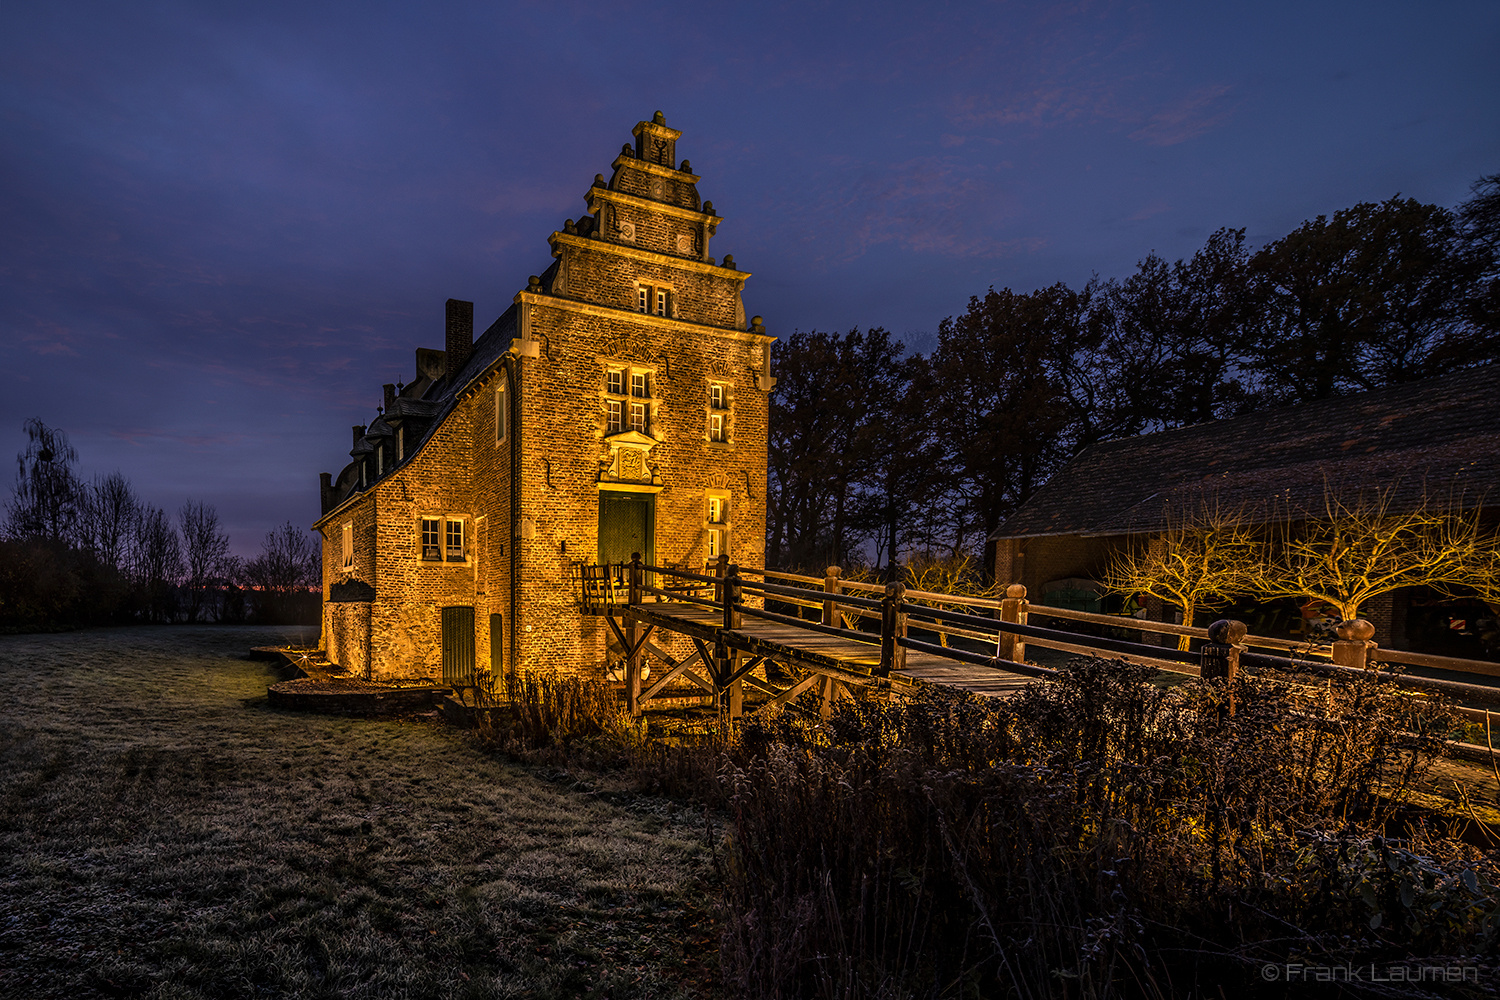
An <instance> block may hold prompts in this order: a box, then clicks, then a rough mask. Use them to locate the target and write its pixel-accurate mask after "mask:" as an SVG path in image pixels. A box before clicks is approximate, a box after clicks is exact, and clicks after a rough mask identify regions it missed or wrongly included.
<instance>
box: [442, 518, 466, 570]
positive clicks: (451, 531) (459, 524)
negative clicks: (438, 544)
mask: <svg viewBox="0 0 1500 1000" xmlns="http://www.w3.org/2000/svg"><path fill="white" fill-rule="evenodd" d="M446 536H447V538H446V541H447V544H446V545H445V546H444V551H445V552H446V553H447V556H448V562H463V561H464V559H465V557H466V553H465V551H464V522H463V520H462V519H460V518H454V517H450V518H448V527H447V532H446Z"/></svg>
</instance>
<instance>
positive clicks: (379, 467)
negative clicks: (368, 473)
mask: <svg viewBox="0 0 1500 1000" xmlns="http://www.w3.org/2000/svg"><path fill="white" fill-rule="evenodd" d="M375 475H377V476H383V475H385V444H384V443H383V442H382V443H381V444H377V445H376V446H375Z"/></svg>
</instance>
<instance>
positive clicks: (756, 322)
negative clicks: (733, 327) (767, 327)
mask: <svg viewBox="0 0 1500 1000" xmlns="http://www.w3.org/2000/svg"><path fill="white" fill-rule="evenodd" d="M763 323H765V319H764V318H763V317H760V316H751V317H750V325H751V326H760V325H762V324H763Z"/></svg>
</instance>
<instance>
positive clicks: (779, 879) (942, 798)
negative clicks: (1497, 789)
mask: <svg viewBox="0 0 1500 1000" xmlns="http://www.w3.org/2000/svg"><path fill="white" fill-rule="evenodd" d="M1152 676H1153V671H1152V670H1151V669H1149V668H1144V667H1139V666H1133V665H1130V664H1126V663H1122V662H1118V661H1113V662H1111V661H1102V660H1089V659H1081V660H1077V661H1074V662H1073V663H1072V664H1071V665H1070V666H1069V667H1068V668H1067V669H1066V670H1065V671H1063V672H1062V674H1061V675H1060V677H1059V678H1058V679H1057V680H1056V681H1053V682H1045V683H1039V684H1035V685H1032V686H1031V687H1029V688H1027V689H1025V690H1024V691H1023V692H1021V693H1020V694H1019V695H1018V696H1016V697H1014V698H1012V699H1009V700H1004V701H1001V700H989V699H982V698H978V697H975V696H972V695H968V694H965V693H963V692H958V691H954V690H951V689H945V688H937V687H924V688H921V689H920V690H918V691H917V692H916V693H915V694H914V695H913V696H911V697H909V698H905V699H897V700H890V701H880V700H875V699H853V700H844V701H841V702H839V703H838V704H837V705H836V707H835V710H834V712H833V714H832V716H831V717H830V718H829V719H828V720H827V721H826V722H820V721H816V720H815V719H812V718H809V716H808V714H807V713H803V712H797V711H786V712H780V713H775V714H771V715H768V716H754V717H751V718H748V719H746V720H745V721H744V722H743V723H741V724H740V725H738V726H733V727H732V726H730V725H728V724H727V723H724V722H722V721H721V722H708V723H705V724H702V725H700V726H698V727H697V728H689V727H685V726H679V727H678V728H676V729H675V730H673V731H672V733H671V735H670V736H669V737H668V738H666V739H654V740H648V739H646V738H645V736H646V730H645V728H644V723H638V722H633V721H632V720H630V719H629V718H628V717H626V716H624V715H622V713H621V711H620V709H621V705H620V702H619V697H618V693H617V692H616V691H615V690H614V689H612V688H611V687H609V686H608V685H606V684H604V683H603V682H602V681H582V680H578V679H576V678H558V677H555V676H542V677H537V676H531V675H526V676H522V677H519V678H517V677H515V676H511V677H507V678H506V682H505V689H504V693H505V694H506V695H507V696H508V702H509V704H510V705H511V706H512V710H513V719H514V721H513V723H512V726H513V731H512V732H511V733H510V734H509V735H508V736H507V737H506V739H507V740H508V741H509V745H511V746H514V747H521V748H532V749H533V750H535V749H537V748H542V752H543V753H550V754H556V755H564V756H566V755H568V754H574V755H576V754H578V753H579V752H580V751H581V750H584V748H599V747H609V748H611V749H610V753H612V754H613V756H612V757H611V758H610V759H611V760H613V761H614V762H616V763H617V764H623V765H624V766H626V767H628V768H629V769H630V770H631V771H632V772H633V773H634V774H635V775H636V776H637V777H638V779H639V780H640V783H641V784H643V785H645V786H647V787H649V788H650V789H651V790H653V791H662V792H667V793H669V794H675V795H681V796H686V797H692V798H695V799H697V800H699V801H701V802H703V803H704V804H705V806H708V807H711V809H712V810H713V811H714V812H716V813H717V814H719V815H722V816H723V817H724V821H725V823H726V824H727V827H728V836H727V837H726V841H725V847H726V850H725V854H724V856H723V870H722V883H723V884H722V891H723V897H722V910H721V928H722V936H721V966H722V971H723V973H724V975H725V977H726V979H727V981H728V983H729V984H730V985H731V986H733V987H734V988H736V989H737V990H738V991H739V992H740V994H742V995H744V996H747V997H764V998H792V997H797V998H802V997H827V998H841V1000H845V998H847V1000H855V998H866V997H870V998H885V997H892V998H894V997H915V996H924V997H946V996H974V995H978V996H1005V995H1014V996H1026V997H1111V996H1136V995H1143V996H1175V995H1185V994H1188V993H1192V994H1193V995H1198V994H1200V993H1202V992H1203V991H1204V990H1205V988H1208V987H1216V986H1218V985H1219V984H1221V983H1222V984H1227V985H1226V989H1228V990H1229V994H1228V995H1236V994H1238V995H1243V994H1245V993H1248V992H1253V991H1254V990H1255V989H1258V988H1260V986H1261V985H1262V984H1261V983H1260V980H1259V979H1258V973H1259V966H1260V963H1263V962H1278V961H1279V962H1287V961H1304V962H1313V963H1316V962H1319V961H1323V962H1330V963H1332V962H1356V963H1357V962H1361V961H1372V960H1393V959H1395V960H1399V959H1401V958H1405V957H1418V958H1430V957H1432V956H1441V955H1460V954H1467V955H1473V954H1482V953H1489V952H1491V951H1492V950H1493V946H1494V943H1495V941H1496V935H1497V931H1500V905H1497V903H1500V890H1497V889H1496V887H1495V883H1496V882H1497V881H1500V875H1497V871H1496V866H1495V861H1496V860H1497V857H1496V856H1491V857H1490V858H1489V859H1488V860H1486V859H1485V858H1484V857H1483V856H1480V855H1478V854H1477V852H1474V851H1473V850H1472V849H1465V848H1463V846H1462V845H1460V844H1457V843H1456V842H1455V841H1452V840H1447V839H1444V838H1443V837H1442V836H1441V835H1440V834H1441V831H1433V830H1430V829H1426V828H1420V827H1419V828H1415V829H1411V828H1401V829H1398V828H1399V827H1400V824H1401V821H1402V814H1401V810H1402V809H1403V806H1404V804H1405V802H1406V799H1407V797H1408V792H1409V791H1410V790H1411V789H1412V787H1413V786H1414V784H1415V783H1416V782H1417V781H1418V780H1419V779H1421V778H1422V777H1423V776H1424V775H1425V774H1426V772H1427V771H1428V770H1429V769H1430V768H1431V766H1432V764H1433V762H1434V761H1435V759H1436V758H1437V756H1438V755H1439V753H1440V751H1441V740H1442V736H1443V735H1444V734H1445V733H1446V732H1447V731H1448V730H1449V729H1450V728H1451V727H1452V725H1453V723H1452V718H1451V715H1450V713H1448V712H1447V711H1446V710H1445V708H1444V707H1443V706H1442V705H1440V704H1436V703H1434V702H1433V701H1431V700H1428V699H1418V698H1412V697H1410V696H1409V695H1406V694H1403V693H1401V692H1399V691H1396V690H1395V689H1393V688H1392V687H1391V686H1390V685H1388V684H1382V683H1379V682H1377V681H1375V680H1369V681H1358V682H1355V683H1338V684H1329V683H1325V682H1323V681H1322V680H1317V681H1313V682H1309V681H1308V680H1307V678H1304V677H1299V676H1285V675H1272V674H1261V675H1256V676H1252V677H1246V678H1244V679H1243V680H1242V681H1241V682H1239V683H1238V685H1237V690H1236V691H1235V692H1234V694H1235V701H1236V705H1237V710H1236V712H1235V713H1234V714H1232V715H1231V714H1230V713H1229V711H1228V704H1229V699H1228V695H1229V692H1228V691H1227V689H1226V687H1225V685H1224V682H1222V681H1197V680H1194V681H1189V682H1187V683H1184V684H1182V685H1179V686H1178V687H1175V688H1172V689H1163V688H1161V687H1159V686H1158V685H1156V684H1154V683H1152ZM807 697H809V698H811V697H814V696H813V695H809V696H807ZM804 707H806V706H804ZM812 714H813V715H814V716H815V712H814V713H812ZM586 756H587V758H588V762H590V763H598V762H600V761H601V759H603V758H602V757H601V755H600V754H599V753H597V752H593V751H590V752H588V753H587V754H586ZM1392 832H1399V833H1402V834H1403V836H1402V837H1397V838H1394V839H1393V838H1391V837H1390V834H1391V833H1392ZM1466 852H1467V853H1466ZM1231 987H1232V988H1231Z"/></svg>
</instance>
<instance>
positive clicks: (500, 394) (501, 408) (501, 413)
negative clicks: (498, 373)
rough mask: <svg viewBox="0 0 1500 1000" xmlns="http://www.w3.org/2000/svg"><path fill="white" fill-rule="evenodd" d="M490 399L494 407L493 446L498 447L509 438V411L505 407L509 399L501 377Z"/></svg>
mask: <svg viewBox="0 0 1500 1000" xmlns="http://www.w3.org/2000/svg"><path fill="white" fill-rule="evenodd" d="M490 398H491V400H492V401H493V402H494V406H495V445H496V447H499V446H500V445H502V444H504V443H505V440H506V438H508V437H509V436H510V410H509V408H508V406H507V404H508V402H509V399H510V397H509V396H508V395H507V393H506V390H505V379H504V378H503V377H502V378H501V379H500V384H499V385H497V386H495V391H494V393H493V394H492V395H491V396H490Z"/></svg>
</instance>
